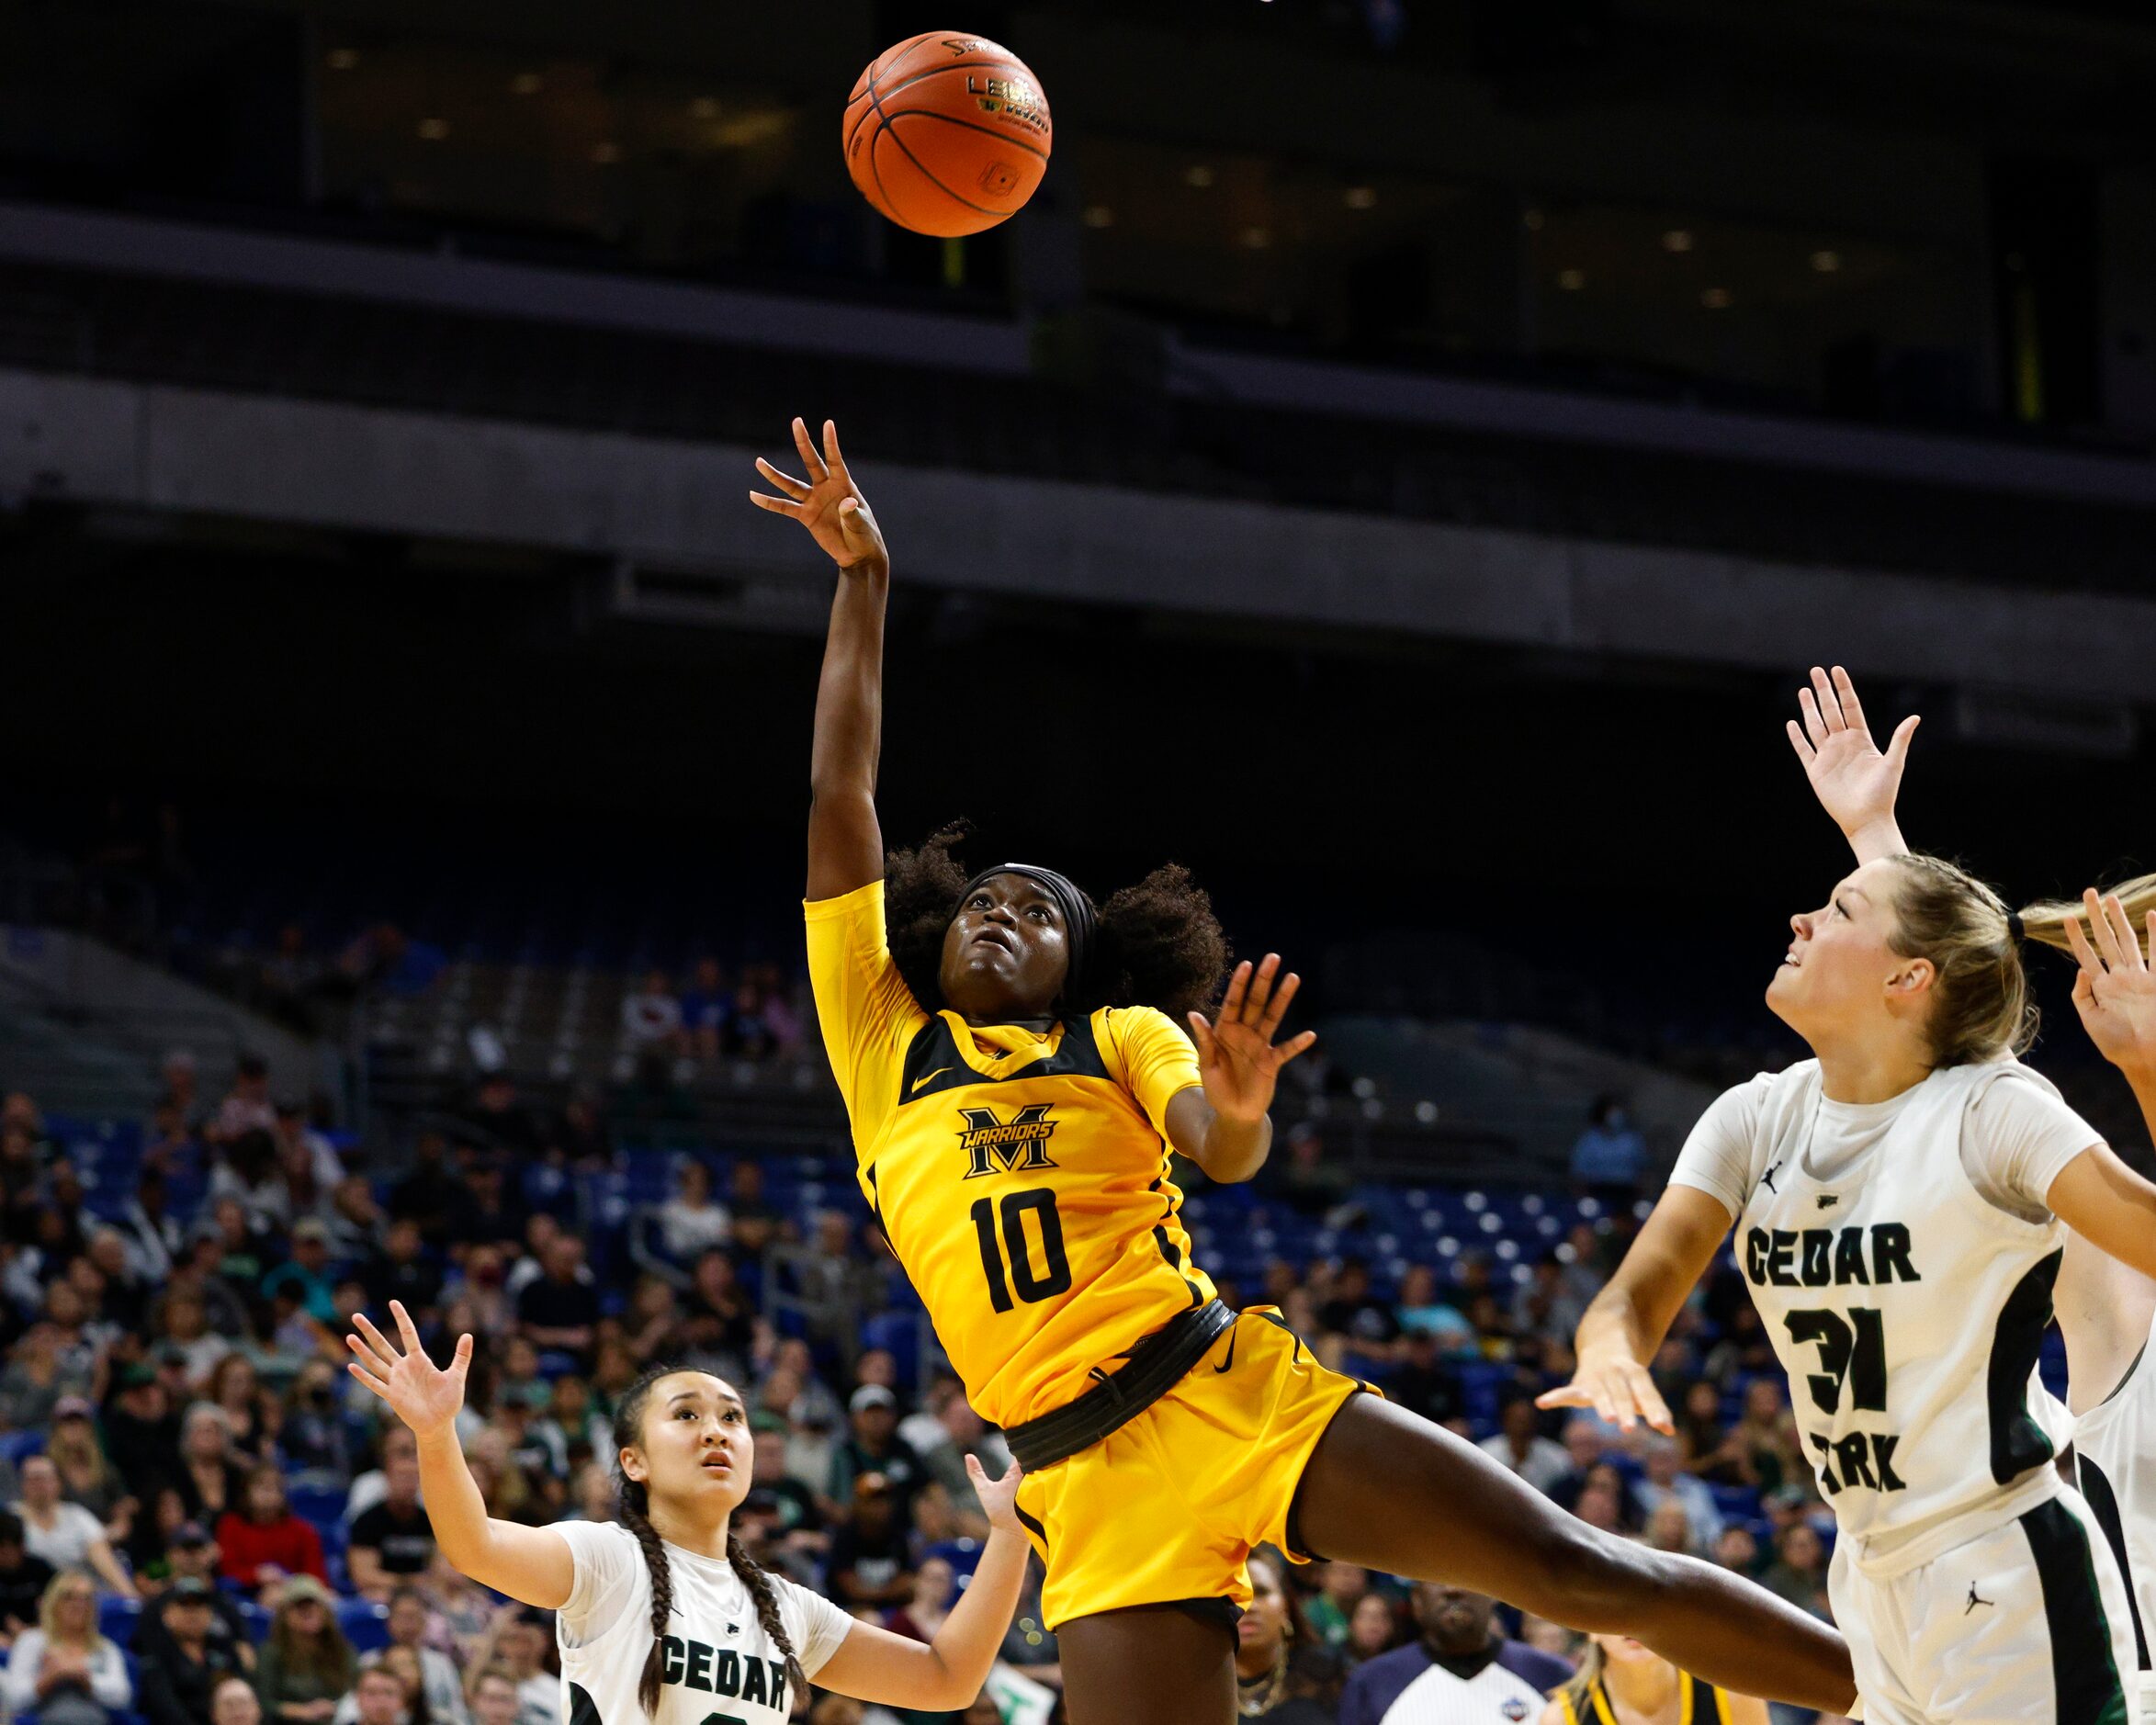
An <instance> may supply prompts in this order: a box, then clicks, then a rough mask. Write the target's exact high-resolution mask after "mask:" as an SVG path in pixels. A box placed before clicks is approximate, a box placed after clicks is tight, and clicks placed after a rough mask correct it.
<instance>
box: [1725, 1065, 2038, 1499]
mask: <svg viewBox="0 0 2156 1725" xmlns="http://www.w3.org/2000/svg"><path fill="white" fill-rule="evenodd" d="M2013 1069H2014V1065H2013V1063H2011V1062H1993V1063H1987V1064H1985V1065H1963V1066H1948V1067H1942V1068H1940V1069H1939V1070H1937V1071H1935V1072H1934V1073H1933V1074H1932V1075H1931V1077H1929V1078H1927V1079H1926V1080H1925V1082H1924V1083H1923V1084H1922V1085H1920V1086H1918V1087H1917V1088H1916V1089H1915V1090H1914V1091H1913V1092H1911V1093H1909V1098H1908V1100H1907V1102H1906V1103H1904V1104H1903V1105H1902V1108H1901V1109H1900V1110H1899V1111H1898V1112H1897V1113H1896V1114H1895V1116H1894V1118H1893V1120H1892V1122H1891V1124H1890V1125H1889V1126H1888V1127H1887V1128H1886V1130H1885V1132H1884V1133H1882V1135H1881V1136H1880V1138H1879V1140H1878V1142H1877V1143H1876V1144H1873V1145H1871V1147H1870V1148H1869V1149H1868V1150H1867V1151H1866V1152H1865V1153H1864V1154H1863V1155H1861V1156H1857V1158H1856V1160H1855V1161H1854V1162H1853V1163H1851V1164H1850V1165H1848V1166H1847V1167H1844V1168H1842V1169H1841V1170H1840V1171H1839V1172H1838V1173H1837V1174H1836V1175H1835V1176H1834V1178H1832V1179H1825V1178H1819V1177H1818V1176H1817V1175H1816V1174H1815V1172H1814V1170H1813V1169H1812V1167H1811V1166H1810V1164H1809V1161H1808V1155H1807V1152H1808V1149H1809V1146H1810V1144H1811V1140H1812V1128H1813V1124H1814V1122H1815V1120H1816V1117H1817V1111H1818V1106H1819V1101H1820V1094H1821V1092H1820V1076H1819V1063H1818V1062H1817V1061H1815V1060H1807V1061H1804V1062H1802V1063H1800V1065H1794V1066H1791V1067H1790V1068H1789V1070H1788V1071H1786V1072H1784V1073H1781V1074H1780V1075H1778V1077H1776V1078H1775V1079H1774V1080H1773V1081H1772V1083H1771V1084H1770V1085H1769V1087H1768V1088H1767V1095H1766V1099H1765V1101H1764V1104H1763V1106H1762V1108H1761V1111H1760V1113H1759V1117H1758V1125H1757V1133H1756V1136H1755V1139H1754V1141H1753V1146H1752V1151H1753V1154H1752V1167H1751V1172H1752V1188H1751V1195H1750V1196H1749V1198H1748V1199H1747V1200H1746V1201H1745V1203H1744V1212H1743V1213H1742V1214H1741V1215H1740V1216H1739V1217H1738V1219H1737V1225H1736V1238H1735V1242H1734V1244H1735V1246H1736V1253H1737V1263H1738V1266H1739V1268H1741V1270H1742V1272H1743V1274H1744V1280H1745V1282H1746V1284H1747V1286H1748V1287H1749V1289H1750V1291H1751V1294H1752V1300H1753V1302H1754V1303H1755V1305H1756V1306H1757V1307H1758V1308H1759V1315H1760V1317H1761V1318H1762V1319H1763V1320H1764V1321H1765V1324H1766V1327H1767V1334H1768V1336H1770V1337H1771V1338H1772V1340H1773V1343H1774V1349H1775V1352H1776V1354H1777V1355H1778V1356H1779V1358H1780V1359H1781V1362H1782V1365H1783V1367H1784V1369H1785V1370H1787V1371H1788V1372H1789V1401H1790V1405H1791V1408H1792V1410H1793V1411H1794V1413H1795V1415H1796V1420H1797V1425H1798V1427H1799V1429H1800V1431H1801V1432H1802V1433H1803V1441H1804V1443H1805V1446H1806V1448H1807V1450H1808V1452H1809V1455H1810V1458H1811V1460H1812V1468H1813V1471H1814V1472H1815V1473H1816V1474H1817V1476H1818V1479H1819V1487H1820V1490H1821V1492H1822V1493H1823V1494H1825V1496H1826V1499H1827V1501H1828V1503H1829V1504H1830V1505H1832V1507H1833V1509H1834V1516H1835V1519H1836V1521H1838V1522H1839V1524H1840V1525H1841V1528H1842V1530H1843V1532H1844V1533H1846V1534H1851V1535H1855V1536H1857V1538H1858V1539H1876V1538H1877V1537H1878V1536H1879V1535H1882V1534H1895V1535H1900V1534H1902V1533H1904V1532H1908V1531H1911V1530H1913V1529H1916V1528H1920V1527H1929V1526H1932V1525H1934V1524H1944V1523H1946V1522H1948V1521H1950V1520H1951V1519H1953V1518H1954V1517H1955V1516H1957V1515H1958V1513H1959V1512H1961V1511H1964V1510H1971V1509H1975V1508H1977V1507H1979V1506H1980V1505H1984V1504H1985V1503H1986V1501H1987V1500H1992V1499H1998V1498H2000V1497H2001V1496H2002V1495H2003V1494H2004V1493H2005V1492H2006V1491H2007V1489H2008V1488H2009V1487H2011V1486H2013V1485H2014V1484H2015V1483H2018V1482H2021V1481H2023V1480H2025V1479H2026V1478H2027V1476H2029V1475H2030V1474H2031V1473H2032V1472H2033V1471H2034V1470H2036V1469H2037V1468H2040V1467H2043V1466H2045V1465H2046V1464H2047V1463H2049V1461H2050V1460H2051V1458H2052V1455H2053V1453H2054V1445H2053V1439H2052V1437H2051V1436H2050V1435H2049V1433H2047V1432H2046V1430H2045V1429H2044V1426H2043V1425H2042V1424H2041V1423H2040V1422H2039V1421H2038V1419H2037V1417H2036V1416H2035V1415H2034V1414H2033V1413H2032V1409H2031V1387H2032V1381H2033V1380H2034V1376H2035V1370H2036V1363H2037V1349H2038V1347H2040V1346H2041V1344H2042V1341H2043V1336H2044V1329H2045V1326H2046V1325H2048V1324H2049V1322H2050V1320H2051V1286H2052V1283H2053V1282H2054V1280H2056V1279H2057V1277H2058V1273H2059V1261H2060V1249H2061V1247H2062V1246H2063V1245H2064V1242H2065V1230H2064V1228H2063V1227H2062V1226H2061V1224H2060V1223H2059V1222H2058V1221H2057V1220H2055V1219H2053V1218H2049V1217H2047V1218H2045V1219H2044V1220H2043V1221H2041V1222H2026V1221H2023V1220H2022V1219H2021V1218H2019V1217H2017V1216H2014V1215H2010V1214H2008V1213H2007V1212H2005V1211H2003V1210H2001V1209H2000V1208H1999V1207H1998V1206H1997V1205H1995V1204H1993V1203H1992V1202H1990V1201H1988V1200H1986V1199H1985V1198H1984V1197H1983V1196H1982V1195H1981V1193H1979V1192H1978V1191H1977V1189H1976V1188H1975V1187H1974V1186H1973V1185H1972V1184H1970V1178H1969V1176H1968V1174H1967V1172H1966V1171H1965V1170H1964V1168H1963V1167H1962V1161H1961V1153H1960V1144H1961V1133H1962V1131H1963V1128H1964V1121H1965V1119H1966V1117H1967V1115H1968V1112H1969V1110H1970V1106H1971V1105H1972V1104H1973V1103H1974V1102H1975V1101H1976V1100H1977V1099H1978V1098H1979V1097H1980V1096H1981V1095H1982V1093H1983V1091H1984V1089H1985V1088H1986V1087H1988V1086H1989V1085H1990V1084H1992V1083H1993V1082H1995V1081H1996V1080H1997V1079H1998V1078H1999V1077H2002V1076H2004V1074H2005V1073H2006V1072H2008V1071H2010V1070H2013ZM2021 1070H2024V1071H2026V1068H2022V1069H2021ZM2031 1076H2033V1075H2031ZM2038 1081H2039V1082H2040V1080H2038Z"/></svg>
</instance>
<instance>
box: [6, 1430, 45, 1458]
mask: <svg viewBox="0 0 2156 1725" xmlns="http://www.w3.org/2000/svg"><path fill="white" fill-rule="evenodd" d="M44 1453H45V1434H44V1433H43V1432H41V1431H11V1432H0V1461H21V1460H24V1459H25V1458H26V1457H28V1456H41V1455H43V1454H44Z"/></svg>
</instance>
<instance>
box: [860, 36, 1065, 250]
mask: <svg viewBox="0 0 2156 1725" xmlns="http://www.w3.org/2000/svg"><path fill="white" fill-rule="evenodd" d="M1053 136H1054V128H1053V127H1052V125H1051V124H1050V122H1049V118H1048V98H1047V96H1045V95H1044V93H1043V92H1042V89H1041V85H1040V81H1039V80H1038V79H1037V78H1035V77H1034V76H1033V73H1031V72H1030V71H1028V70H1027V68H1026V65H1025V62H1023V61H1022V60H1020V59H1019V58H1018V56H1017V55H1015V54H1013V53H1012V52H1011V51H1010V50H1009V49H1007V48H1000V47H998V46H997V45H996V44H995V43H994V42H990V41H984V40H983V39H980V38H979V37H977V36H965V35H963V34H960V33H958V32H956V31H944V30H931V31H929V32H928V33H926V34H924V35H920V36H910V37H908V38H907V39H906V40H904V41H902V42H900V43H898V44H897V47H895V48H890V49H886V51H884V52H883V53H881V54H879V55H877V56H876V58H875V59H874V60H873V61H871V62H869V64H868V68H867V70H865V71H864V72H863V73H862V74H861V76H860V78H859V79H858V80H856V81H855V83H854V85H853V94H852V96H851V97H849V98H848V100H847V103H846V119H845V132H844V138H845V150H846V169H847V172H848V173H850V174H852V176H853V184H854V185H856V186H859V187H860V188H861V195H862V196H863V197H865V198H867V199H868V201H869V202H870V203H871V204H873V205H874V206H875V209H876V210H877V211H878V213H880V214H882V215H885V216H887V217H889V218H890V219H891V220H893V221H895V222H897V224H898V225H899V226H900V227H901V228H910V229H911V230H912V231H914V232H916V233H926V234H933V235H935V236H937V237H938V238H943V239H948V238H951V237H953V236H955V235H958V234H965V233H978V232H980V231H982V230H983V229H984V228H992V227H994V226H995V225H996V224H997V223H998V222H999V221H1002V220H1006V219H1007V218H1009V217H1010V216H1013V215H1015V214H1017V212H1018V211H1019V210H1021V209H1023V208H1024V207H1025V201H1026V199H1027V198H1029V197H1032V196H1033V188H1034V187H1035V186H1038V185H1040V183H1041V175H1043V174H1044V172H1046V170H1047V166H1048V150H1049V146H1050V143H1051V141H1052V140H1053Z"/></svg>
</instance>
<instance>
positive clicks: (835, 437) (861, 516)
mask: <svg viewBox="0 0 2156 1725" xmlns="http://www.w3.org/2000/svg"><path fill="white" fill-rule="evenodd" d="M794 447H795V448H796V449H797V450H799V451H800V452H801V465H802V467H803V468H804V469H805V470H806V471H807V474H808V477H807V479H796V478H794V476H793V475H792V474H790V473H781V472H780V471H779V470H778V469H777V468H774V467H773V466H772V465H771V463H770V462H768V461H766V460H765V459H764V458H763V457H762V456H758V457H756V470H757V472H759V473H761V474H762V475H763V477H764V478H765V479H767V480H769V481H770V482H771V483H772V484H773V485H775V486H776V487H778V489H779V490H781V491H784V492H785V496H784V497H767V496H765V495H764V494H763V493H762V491H751V492H750V493H749V501H750V502H751V503H754V504H755V505H756V507H757V508H759V509H768V510H770V511H771V513H773V514H774V515H791V516H792V517H793V518H794V519H795V520H796V521H797V522H799V523H800V524H802V525H803V526H804V527H806V528H807V529H808V535H809V537H810V538H812V539H814V540H815V541H816V542H817V544H818V545H819V546H821V547H823V548H824V550H825V551H826V552H828V553H829V554H830V559H831V561H832V562H834V563H836V564H837V565H838V566H839V567H840V568H841V569H853V568H855V567H856V566H859V567H861V568H864V569H888V568H890V566H891V553H890V551H889V550H888V548H887V547H886V546H885V544H884V534H883V529H882V528H880V527H878V526H877V525H876V524H875V515H874V514H872V513H870V512H869V507H868V500H867V499H866V498H864V496H862V494H861V488H860V487H859V486H858V485H856V484H854V483H853V476H852V474H851V473H849V472H847V471H846V457H844V456H842V455H841V454H840V453H839V428H838V426H837V425H836V424H835V423H832V422H831V421H830V420H828V419H827V420H826V421H824V423H823V449H822V451H821V453H820V454H819V453H818V450H817V447H816V445H815V444H814V443H812V442H811V441H810V440H809V436H808V427H807V424H806V423H804V422H802V421H801V420H798V419H796V421H795V422H794Z"/></svg>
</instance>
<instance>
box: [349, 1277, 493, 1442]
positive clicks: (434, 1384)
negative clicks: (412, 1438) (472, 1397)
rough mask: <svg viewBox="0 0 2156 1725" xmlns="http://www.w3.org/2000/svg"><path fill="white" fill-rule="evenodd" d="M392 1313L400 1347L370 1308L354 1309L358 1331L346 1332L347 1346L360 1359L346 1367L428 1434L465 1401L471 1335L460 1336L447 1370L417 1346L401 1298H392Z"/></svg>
mask: <svg viewBox="0 0 2156 1725" xmlns="http://www.w3.org/2000/svg"><path fill="white" fill-rule="evenodd" d="M389 1315H390V1316H391V1317H392V1318H394V1319H396V1320H397V1334H398V1335H399V1336H401V1337H402V1339H403V1346H402V1347H398V1346H397V1344H396V1343H394V1342H392V1341H390V1340H389V1337H388V1336H384V1335H383V1334H382V1333H381V1331H379V1330H378V1329H376V1328H375V1326H374V1325H372V1324H370V1323H369V1322H368V1321H367V1313H364V1312H355V1313H353V1314H352V1325H353V1328H354V1329H355V1330H356V1331H357V1332H358V1334H357V1335H353V1336H345V1337H344V1345H345V1346H346V1347H349V1348H350V1349H351V1350H352V1351H353V1353H354V1354H355V1355H356V1356H357V1358H356V1359H352V1360H350V1361H348V1362H346V1365H345V1368H344V1369H345V1370H347V1371H349V1372H350V1373H351V1374H352V1375H353V1376H354V1377H355V1378H357V1379H358V1380H359V1381H360V1382H362V1383H364V1384H365V1385H367V1388H368V1389H370V1390H372V1391H373V1392H375V1393H376V1394H377V1395H378V1396H380V1397H381V1398H382V1400H383V1401H385V1402H387V1403H388V1404H389V1406H390V1408H391V1409H392V1410H393V1411H394V1412H395V1414H396V1415H397V1417H398V1418H399V1419H401V1420H402V1421H403V1422H404V1423H405V1424H406V1425H407V1426H411V1427H412V1430H413V1432H415V1433H416V1434H417V1435H418V1436H420V1437H427V1436H429V1435H430V1434H431V1433H434V1432H438V1431H440V1430H442V1429H443V1428H444V1427H445V1426H448V1425H449V1424H450V1423H451V1422H452V1421H453V1420H455V1419H456V1417H457V1414H458V1412H459V1411H460V1410H461V1409H462V1408H463V1406H464V1376H465V1373H466V1372H468V1371H469V1370H471V1337H470V1336H458V1337H457V1352H456V1354H455V1355H454V1357H452V1358H451V1359H450V1361H449V1369H448V1370H446V1371H445V1370H442V1369H441V1368H440V1367H439V1366H437V1365H435V1362H434V1361H433V1360H431V1359H428V1358H427V1357H426V1350H425V1349H424V1348H423V1347H421V1346H420V1345H419V1331H418V1330H417V1329H415V1328H413V1327H412V1315H411V1313H408V1312H406V1311H405V1310H404V1302H402V1301H401V1300H392V1301H390V1302H389Z"/></svg>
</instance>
